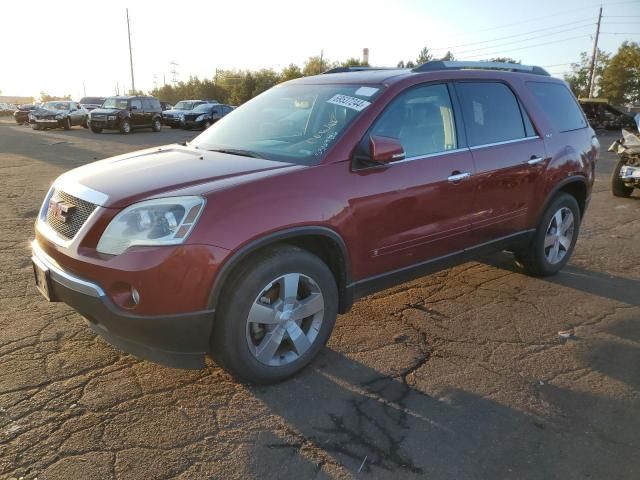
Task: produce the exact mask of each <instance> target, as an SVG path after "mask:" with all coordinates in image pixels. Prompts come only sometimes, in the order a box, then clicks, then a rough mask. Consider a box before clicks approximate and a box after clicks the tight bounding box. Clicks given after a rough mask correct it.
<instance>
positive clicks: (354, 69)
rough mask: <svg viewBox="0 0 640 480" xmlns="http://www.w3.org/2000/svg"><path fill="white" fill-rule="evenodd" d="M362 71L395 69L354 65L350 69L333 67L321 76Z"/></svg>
mask: <svg viewBox="0 0 640 480" xmlns="http://www.w3.org/2000/svg"><path fill="white" fill-rule="evenodd" d="M363 70H365V71H370V70H395V68H392V67H367V66H365V65H354V66H351V67H335V68H331V69H329V70H326V71H324V72H322V74H323V75H324V74H325V73H345V72H362V71H363Z"/></svg>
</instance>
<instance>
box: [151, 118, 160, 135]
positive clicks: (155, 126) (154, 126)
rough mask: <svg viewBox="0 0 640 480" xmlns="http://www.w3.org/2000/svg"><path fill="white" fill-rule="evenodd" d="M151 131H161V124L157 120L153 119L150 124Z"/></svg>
mask: <svg viewBox="0 0 640 480" xmlns="http://www.w3.org/2000/svg"><path fill="white" fill-rule="evenodd" d="M151 130H153V131H154V132H159V131H160V130H162V122H161V121H160V119H159V118H155V119H154V120H153V123H152V124H151Z"/></svg>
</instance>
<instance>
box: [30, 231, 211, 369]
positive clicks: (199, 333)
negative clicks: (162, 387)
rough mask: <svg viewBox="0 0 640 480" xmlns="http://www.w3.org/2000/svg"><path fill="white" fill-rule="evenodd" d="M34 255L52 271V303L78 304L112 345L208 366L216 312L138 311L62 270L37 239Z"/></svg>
mask: <svg viewBox="0 0 640 480" xmlns="http://www.w3.org/2000/svg"><path fill="white" fill-rule="evenodd" d="M32 259H33V261H34V262H35V263H37V264H39V265H42V266H44V267H46V269H47V270H48V272H49V278H50V282H51V296H52V301H59V302H64V303H66V304H67V305H69V306H71V307H72V308H74V309H75V310H76V311H78V313H80V314H81V315H82V316H83V317H85V319H86V320H87V322H88V323H89V326H90V327H91V329H92V330H93V331H94V332H96V333H97V334H98V335H100V336H101V337H103V338H104V339H105V340H107V341H108V342H109V343H111V344H112V345H114V346H116V347H118V348H120V349H121V350H123V351H125V352H128V353H131V354H133V355H135V356H137V357H140V358H143V359H146V360H151V361H153V362H157V363H160V364H162V365H166V366H169V367H175V368H202V367H203V366H204V357H205V355H206V354H207V353H208V352H209V348H210V347H209V338H210V335H211V328H212V325H213V315H214V310H205V311H199V312H190V313H185V314H171V315H134V314H131V313H129V312H127V311H126V310H124V309H122V308H120V307H118V306H116V305H115V304H114V303H113V302H112V301H111V300H110V299H109V297H108V296H107V295H106V293H105V292H104V290H103V289H102V288H101V287H100V286H99V285H98V284H96V283H93V282H91V281H88V280H85V279H82V278H79V277H77V276H75V275H73V274H71V273H69V272H67V271H65V270H64V269H62V268H61V267H60V266H59V265H58V264H57V263H56V262H55V260H53V259H52V258H51V257H49V256H48V255H47V254H46V253H45V252H44V251H43V250H42V249H41V248H40V246H39V245H38V243H37V242H34V243H33V257H32Z"/></svg>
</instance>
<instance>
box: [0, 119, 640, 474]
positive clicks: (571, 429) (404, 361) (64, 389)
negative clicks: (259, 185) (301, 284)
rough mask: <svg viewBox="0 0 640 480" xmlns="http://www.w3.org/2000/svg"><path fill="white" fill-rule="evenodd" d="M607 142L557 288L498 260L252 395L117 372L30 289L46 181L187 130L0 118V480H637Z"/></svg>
mask: <svg viewBox="0 0 640 480" xmlns="http://www.w3.org/2000/svg"><path fill="white" fill-rule="evenodd" d="M615 133H616V132H613V133H604V134H602V135H600V140H601V143H602V149H603V153H602V155H601V160H600V163H599V165H598V175H599V176H598V180H597V182H596V185H595V191H594V194H593V198H592V202H591V206H590V208H589V210H588V212H587V215H586V218H585V219H584V223H583V227H582V232H581V235H580V238H579V240H578V244H577V248H576V250H575V253H574V255H573V258H572V260H571V262H570V264H569V265H568V266H567V268H566V269H565V270H564V271H563V272H562V273H561V274H559V275H557V276H555V277H553V278H547V279H536V278H530V277H527V276H525V275H523V274H522V273H520V272H519V271H517V270H516V269H514V268H513V266H512V264H513V262H512V258H511V255H509V254H507V253H504V254H501V255H499V256H497V257H492V258H487V259H486V260H485V261H481V262H473V263H467V264H464V265H461V266H458V267H456V268H452V269H450V270H446V271H443V272H440V273H438V274H435V275H431V276H427V277H424V278H421V279H419V280H416V281H414V282H411V283H407V284H403V285H400V286H398V287H396V288H393V289H390V290H386V291H384V292H381V293H379V294H376V295H373V296H371V297H368V298H366V299H364V300H362V301H360V302H358V303H356V305H355V306H354V308H353V310H352V311H351V313H349V314H348V315H342V316H340V317H339V318H338V321H337V325H336V329H335V331H334V333H333V336H332V337H331V340H330V341H329V344H328V346H327V348H326V349H325V350H324V351H323V353H322V354H321V355H320V356H319V357H318V358H317V359H316V360H315V361H313V362H312V364H311V365H310V366H309V368H307V369H306V370H305V371H304V372H302V373H301V374H300V375H298V376H297V377H295V378H294V379H292V380H290V381H287V382H285V383H282V384H279V385H276V386H271V387H259V388H255V387H249V386H244V385H240V384H238V383H236V382H234V381H233V380H232V379H231V378H230V377H229V376H228V375H227V374H226V373H225V372H224V371H222V370H221V369H220V368H218V367H217V366H216V365H215V364H214V363H213V362H209V363H208V365H207V367H206V368H205V369H203V370H201V371H182V370H173V369H169V368H164V367H161V366H158V365H155V364H152V363H149V362H145V361H140V360H137V359H136V358H134V357H132V356H130V355H127V354H124V353H122V352H120V351H118V350H117V349H116V348H114V347H112V346H110V345H109V344H107V343H106V342H104V341H103V340H102V339H100V338H98V337H96V336H95V335H94V334H93V333H91V331H90V330H89V329H88V328H87V327H86V326H85V323H84V322H83V321H82V319H81V318H80V316H79V315H78V314H76V313H74V311H72V310H71V309H70V308H68V307H66V306H65V305H63V304H48V303H46V302H45V301H44V299H43V298H41V297H40V295H39V294H38V293H37V291H36V289H35V288H34V286H33V279H32V270H31V264H30V260H29V256H30V252H29V241H30V239H32V238H33V223H34V219H35V216H36V212H37V210H38V208H39V206H40V204H41V202H42V198H43V197H44V194H45V193H46V190H47V188H48V186H49V185H50V183H51V182H52V181H53V180H54V178H55V177H56V176H58V175H59V174H60V173H62V172H64V171H66V170H68V169H70V168H73V167H75V166H78V165H82V164H85V163H87V162H90V161H92V160H94V159H100V158H105V157H108V156H111V155H115V154H120V153H124V152H128V151H131V150H136V149H139V148H143V147H147V146H152V145H160V144H165V143H171V142H176V141H183V140H186V139H189V138H191V137H192V136H193V135H194V134H193V132H183V131H177V130H169V129H165V130H163V132H162V133H159V134H157V133H152V132H150V131H144V132H137V133H134V134H132V135H130V136H127V137H125V136H121V135H119V134H116V133H105V134H102V135H94V134H92V133H91V132H89V131H87V130H84V129H82V128H73V129H72V130H71V131H68V132H67V131H61V130H60V131H47V132H36V131H32V130H31V129H29V128H28V127H25V126H18V125H15V124H12V123H11V122H10V121H9V120H0V479H4V478H7V479H8V478H16V479H17V478H21V477H24V478H25V479H32V478H38V479H40V480H43V479H83V480H89V479H100V480H103V479H167V478H178V479H210V478H216V479H217V478H224V479H245V478H260V479H263V478H267V479H270V478H295V479H311V478H353V479H360V478H363V479H364V478H376V479H378V478H380V479H387V478H389V479H392V478H393V479H396V478H430V479H452V478H455V479H475V478H487V479H502V478H504V479H507V478H512V479H549V478H563V479H585V478H589V479H602V478H607V479H623V478H624V479H635V478H640V455H638V451H639V449H640V195H638V192H636V193H635V194H634V197H633V198H629V199H621V198H614V197H613V196H612V195H611V194H610V193H609V174H610V172H611V169H612V168H613V162H614V158H615V157H614V156H613V155H612V154H609V153H607V152H606V148H607V146H608V145H609V143H610V142H611V141H612V140H613V138H614V137H615ZM567 329H573V331H574V335H573V337H572V338H569V339H565V338H562V337H561V336H559V335H558V332H559V331H561V330H567Z"/></svg>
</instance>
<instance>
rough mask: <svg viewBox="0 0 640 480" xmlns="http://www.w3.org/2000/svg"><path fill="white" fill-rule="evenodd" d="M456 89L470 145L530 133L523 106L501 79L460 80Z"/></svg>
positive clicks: (500, 140)
mask: <svg viewBox="0 0 640 480" xmlns="http://www.w3.org/2000/svg"><path fill="white" fill-rule="evenodd" d="M456 92H457V93H458V97H459V99H460V105H461V107H462V116H463V118H464V125H465V128H466V132H467V140H468V142H469V146H470V147H474V146H477V145H487V144H492V143H500V142H507V141H509V140H517V139H520V138H525V137H527V136H528V135H527V132H526V129H525V121H524V120H523V118H522V113H521V111H520V106H519V104H518V100H517V99H516V97H515V95H514V94H513V92H512V91H511V89H510V88H509V87H508V86H506V85H505V84H504V83H499V82H457V83H456Z"/></svg>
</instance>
